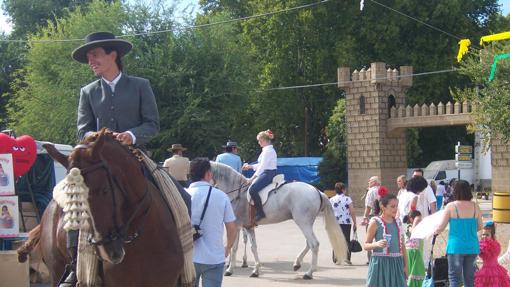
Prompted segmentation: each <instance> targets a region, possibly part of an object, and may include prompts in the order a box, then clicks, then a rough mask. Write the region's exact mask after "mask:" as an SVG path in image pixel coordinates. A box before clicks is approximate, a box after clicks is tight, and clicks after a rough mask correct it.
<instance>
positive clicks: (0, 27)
mask: <svg viewBox="0 0 510 287" xmlns="http://www.w3.org/2000/svg"><path fill="white" fill-rule="evenodd" d="M0 1H1V0H0ZM33 1H37V0H33ZM129 1H135V0H129ZM145 1H148V2H150V1H151V0H145ZM2 2H3V1H2ZM164 2H167V3H170V4H172V3H175V2H178V3H179V4H178V6H177V9H178V10H179V9H181V10H182V9H185V8H186V7H192V6H197V5H198V4H197V3H198V0H177V1H176V0H167V1H164ZM499 3H500V4H501V5H502V7H501V9H502V13H503V15H507V14H509V13H510V0H499ZM190 4H191V5H192V6H189V5H190ZM0 12H1V13H0V32H7V33H9V32H10V31H11V30H12V27H11V25H10V24H9V23H8V19H7V17H6V16H5V15H4V14H3V10H1V9H0Z"/></svg>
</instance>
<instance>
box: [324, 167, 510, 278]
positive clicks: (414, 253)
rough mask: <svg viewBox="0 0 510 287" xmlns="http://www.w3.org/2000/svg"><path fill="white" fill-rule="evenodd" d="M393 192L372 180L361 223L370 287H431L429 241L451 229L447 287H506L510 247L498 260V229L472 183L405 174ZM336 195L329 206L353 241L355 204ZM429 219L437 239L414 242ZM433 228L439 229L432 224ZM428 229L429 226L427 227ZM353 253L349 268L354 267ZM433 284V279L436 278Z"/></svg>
mask: <svg viewBox="0 0 510 287" xmlns="http://www.w3.org/2000/svg"><path fill="white" fill-rule="evenodd" d="M396 183H397V187H398V190H395V192H391V191H388V189H387V188H386V187H384V186H382V185H381V180H380V178H379V177H377V176H372V177H370V178H369V180H368V187H367V192H366V194H365V202H364V211H363V220H362V222H361V225H363V226H366V231H367V234H366V237H365V242H364V249H365V251H366V252H367V257H368V262H367V264H368V265H369V268H368V278H367V283H366V285H367V286H370V287H385V286H387V287H400V286H402V287H403V286H409V287H418V286H419V287H421V286H429V285H426V284H427V283H426V282H424V281H427V279H426V278H427V268H430V267H431V265H429V260H430V252H429V250H430V249H431V248H433V246H432V243H431V242H432V239H431V237H435V236H437V235H438V234H441V233H442V231H443V230H444V229H446V227H447V226H449V229H448V237H447V246H446V258H447V261H448V278H447V281H448V283H449V286H452V287H457V286H465V287H471V286H476V287H482V286H498V287H499V286H508V287H510V277H509V276H508V272H507V270H506V269H505V268H504V267H503V266H502V265H501V264H507V263H508V262H509V261H510V247H509V249H508V250H507V251H506V252H505V253H504V254H503V255H501V256H500V257H499V258H498V255H499V254H500V251H501V246H500V243H499V242H498V241H497V240H496V238H495V233H496V232H495V228H496V225H495V223H494V222H492V221H487V222H485V223H484V222H483V219H482V213H481V211H480V207H479V206H478V204H477V203H476V202H474V201H473V200H472V199H473V193H472V189H471V186H470V184H469V183H468V182H467V181H465V180H455V179H453V180H451V181H449V182H448V183H447V184H445V182H444V181H440V182H439V183H437V184H436V183H435V182H434V181H433V180H432V181H430V182H428V181H427V180H426V179H425V178H424V177H423V170H421V169H416V170H414V172H413V176H412V178H410V179H409V180H407V179H406V176H405V175H401V176H399V177H397V179H396ZM335 190H336V193H337V195H335V196H333V197H332V198H331V199H330V201H331V204H332V206H333V209H334V210H335V215H336V219H337V221H338V224H339V225H340V227H341V228H342V231H343V232H344V236H345V238H346V240H347V241H348V242H349V241H350V240H351V236H350V232H351V228H352V230H353V232H356V220H355V218H356V216H355V213H354V209H353V208H352V205H353V201H352V199H351V198H350V197H349V196H348V195H347V190H346V187H345V185H344V184H343V183H341V182H339V183H337V184H336V185H335ZM438 210H441V213H440V214H437V216H434V217H431V219H432V218H434V220H436V222H432V221H429V222H428V223H427V224H431V223H432V225H431V226H435V229H434V230H432V231H433V234H431V235H433V236H429V237H426V238H419V237H416V238H414V237H412V231H413V230H414V229H415V228H416V227H417V226H418V225H419V223H420V222H422V220H423V219H424V218H426V217H428V216H430V215H432V214H434V213H436V212H437V211H438ZM434 223H435V224H434ZM427 228H429V229H430V226H427ZM350 258H351V257H350V253H349V257H348V260H346V262H345V263H347V264H351V261H350ZM432 280H433V278H432Z"/></svg>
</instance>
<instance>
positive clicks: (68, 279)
mask: <svg viewBox="0 0 510 287" xmlns="http://www.w3.org/2000/svg"><path fill="white" fill-rule="evenodd" d="M77 283H78V278H77V277H76V271H75V270H74V268H73V267H72V266H71V265H67V266H66V270H65V271H64V274H63V275H62V278H60V281H59V283H58V287H75V286H76V284H77Z"/></svg>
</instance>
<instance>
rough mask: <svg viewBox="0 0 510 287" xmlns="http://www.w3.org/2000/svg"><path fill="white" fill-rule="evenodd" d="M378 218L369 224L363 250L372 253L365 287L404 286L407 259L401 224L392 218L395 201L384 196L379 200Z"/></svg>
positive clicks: (395, 207) (395, 199)
mask: <svg viewBox="0 0 510 287" xmlns="http://www.w3.org/2000/svg"><path fill="white" fill-rule="evenodd" d="M379 206H380V208H381V209H382V213H381V215H380V216H376V217H373V218H372V219H371V220H370V223H369V224H368V229H367V237H366V240H365V244H364V245H365V250H372V257H371V258H370V263H369V266H368V279H367V285H366V286H368V287H406V286H407V285H406V274H407V256H405V254H406V248H405V244H404V237H403V234H401V233H402V232H401V223H400V221H399V220H396V219H395V216H396V215H397V209H398V200H397V197H396V196H395V195H394V194H386V195H385V196H384V197H382V198H381V200H380V201H379Z"/></svg>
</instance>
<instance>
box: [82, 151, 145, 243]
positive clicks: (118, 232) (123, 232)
mask: <svg viewBox="0 0 510 287" xmlns="http://www.w3.org/2000/svg"><path fill="white" fill-rule="evenodd" d="M98 169H104V170H105V171H106V173H107V174H108V176H107V177H108V185H109V189H110V192H111V194H112V204H113V211H114V212H113V215H112V217H113V218H112V219H113V223H114V225H115V230H113V231H110V233H108V235H107V236H106V237H104V238H102V239H100V240H96V238H95V237H94V236H93V237H91V238H89V243H90V244H91V245H94V246H99V245H105V244H108V243H110V242H113V241H116V240H118V239H121V240H122V241H123V242H124V243H131V242H133V241H134V240H135V239H137V238H138V237H139V236H140V235H141V234H142V233H143V228H144V223H145V217H146V216H147V214H148V212H149V209H150V207H151V205H150V204H149V206H148V207H147V208H146V209H145V211H143V213H141V214H140V215H141V216H143V219H142V221H141V222H142V223H141V224H140V226H139V227H138V228H137V230H136V231H135V232H134V233H133V234H131V235H128V234H127V232H128V229H129V227H130V225H131V223H132V222H133V220H134V219H135V218H136V217H137V216H138V215H139V213H140V212H141V210H142V207H143V206H144V205H145V204H144V203H145V202H146V201H148V200H149V199H150V193H149V190H148V187H146V189H145V194H144V195H143V197H142V199H141V200H140V202H139V203H138V205H137V207H136V209H135V211H134V212H133V214H131V216H130V217H129V219H128V221H127V222H126V223H125V224H124V225H123V226H118V225H117V212H116V210H117V200H116V197H115V191H114V186H117V188H118V189H119V190H120V191H121V192H122V194H123V195H124V197H127V192H126V191H125V190H124V189H123V188H122V186H121V185H120V184H119V183H118V182H117V179H116V178H115V177H114V176H113V173H112V172H111V170H110V167H109V166H108V164H107V163H106V161H105V160H104V159H101V161H100V162H98V163H96V164H93V165H91V166H89V167H86V168H83V169H81V174H82V175H85V174H87V173H91V172H93V171H96V170H98ZM112 179H113V180H112ZM96 232H97V231H96V230H95V228H94V233H96ZM94 235H95V234H94Z"/></svg>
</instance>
